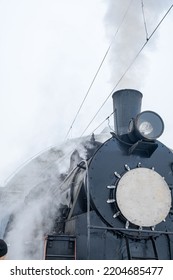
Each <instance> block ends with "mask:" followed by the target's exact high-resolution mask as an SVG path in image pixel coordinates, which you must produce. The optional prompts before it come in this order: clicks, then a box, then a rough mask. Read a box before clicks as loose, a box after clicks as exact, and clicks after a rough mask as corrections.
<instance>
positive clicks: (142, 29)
mask: <svg viewBox="0 0 173 280" xmlns="http://www.w3.org/2000/svg"><path fill="white" fill-rule="evenodd" d="M108 2H109V5H108V10H107V14H106V17H105V20H106V24H107V26H108V27H107V36H108V37H109V38H112V37H113V34H115V31H117V33H116V36H115V40H114V43H113V45H112V48H111V54H110V65H111V81H112V82H113V83H114V85H115V84H116V82H117V81H119V79H120V78H121V77H122V76H123V75H124V73H125V71H126V70H127V69H128V67H129V66H130V64H131V62H133V60H134V58H135V57H136V55H137V53H138V52H139V51H140V49H141V47H142V46H143V45H144V43H145V42H146V41H147V39H148V38H149V36H150V35H151V34H152V32H153V31H154V29H155V28H156V26H157V25H158V23H159V21H160V20H161V18H162V17H163V15H164V14H165V12H166V11H167V10H168V9H169V7H170V6H171V4H172V1H171V0H165V1H162V0H143V1H138V0H123V1H114V0H108ZM158 36H159V31H157V32H156V33H155V34H154V36H153V38H152V39H151V40H150V41H148V44H147V46H146V47H145V49H144V50H142V52H141V53H140V55H139V56H138V58H137V59H136V60H135V63H134V64H133V65H132V66H131V67H130V69H129V70H128V72H127V73H126V75H125V77H123V79H122V81H121V82H120V84H119V87H120V88H124V87H126V88H127V87H132V88H134V86H135V87H140V86H142V85H143V82H145V75H146V74H147V69H149V63H148V59H147V56H148V55H149V54H150V51H154V48H156V43H157V40H156V39H157V38H158ZM146 76H147V75H146Z"/></svg>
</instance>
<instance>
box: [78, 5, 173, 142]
mask: <svg viewBox="0 0 173 280" xmlns="http://www.w3.org/2000/svg"><path fill="white" fill-rule="evenodd" d="M172 8H173V5H171V6H170V7H169V9H168V10H167V12H166V13H165V15H164V16H163V17H162V19H161V20H160V21H159V23H158V24H157V26H156V27H155V29H154V30H153V32H152V33H151V34H150V36H149V37H148V39H147V40H146V41H145V43H144V44H143V45H142V47H141V48H140V49H139V51H138V52H137V54H136V55H135V57H134V58H133V60H132V61H131V62H130V64H129V65H128V67H127V68H126V70H125V71H124V73H123V74H122V76H121V77H120V79H119V80H118V81H117V83H116V85H115V86H114V88H113V89H112V90H111V92H110V93H109V95H108V96H107V98H106V99H105V101H104V102H103V103H102V105H101V106H100V108H99V109H98V111H97V112H96V113H95V115H94V116H93V118H92V119H91V121H90V122H89V123H88V125H87V126H86V128H85V129H84V131H83V132H82V134H81V135H80V137H82V136H83V135H84V133H85V132H86V130H87V129H88V128H89V126H90V125H91V123H92V122H93V121H94V119H95V118H96V116H97V115H98V113H99V112H100V111H101V109H102V108H103V106H104V105H105V103H106V102H107V100H108V99H109V97H110V96H111V95H112V94H113V92H114V91H115V89H116V88H117V86H118V85H119V83H120V82H121V81H122V79H123V78H124V76H125V75H126V74H127V72H128V71H129V69H130V68H131V66H132V65H133V64H134V62H135V61H136V59H137V58H138V56H139V55H140V53H141V52H142V51H143V49H144V48H145V46H146V45H147V44H148V42H149V41H150V39H151V38H152V37H153V35H154V33H155V32H156V31H157V29H158V28H159V26H160V25H161V23H162V22H163V20H164V19H165V18H166V16H167V15H168V14H169V12H170V11H171V9H172Z"/></svg>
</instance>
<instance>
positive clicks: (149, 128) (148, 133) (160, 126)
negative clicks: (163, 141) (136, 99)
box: [129, 111, 164, 140]
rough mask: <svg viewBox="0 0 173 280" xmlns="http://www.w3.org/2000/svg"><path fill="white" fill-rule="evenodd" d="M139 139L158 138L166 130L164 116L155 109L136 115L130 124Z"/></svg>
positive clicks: (131, 129)
mask: <svg viewBox="0 0 173 280" xmlns="http://www.w3.org/2000/svg"><path fill="white" fill-rule="evenodd" d="M129 128H130V132H132V131H133V134H134V133H135V135H136V136H137V138H138V139H146V140H156V139H157V138H158V137H160V136H161V135H162V133H163V130H164V123H163V120H162V118H161V117H160V116H159V115H158V114H156V113H155V112H153V111H144V112H142V113H140V114H138V115H137V116H136V118H135V119H134V120H133V125H132V123H131V124H130V126H129Z"/></svg>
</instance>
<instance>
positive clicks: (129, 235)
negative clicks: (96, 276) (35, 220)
mask: <svg viewBox="0 0 173 280" xmlns="http://www.w3.org/2000/svg"><path fill="white" fill-rule="evenodd" d="M112 97H113V108H114V126H115V128H114V132H112V133H111V134H110V138H109V139H108V140H106V141H105V142H104V143H101V142H99V141H97V140H95V137H94V135H92V137H91V139H90V141H86V142H84V143H83V145H84V146H85V147H86V150H87V156H86V158H82V157H81V156H80V154H79V152H78V149H76V150H75V151H74V152H73V154H72V155H71V159H70V168H69V172H68V174H66V175H64V174H62V177H63V176H64V177H63V180H62V183H61V186H60V193H61V196H62V198H63V199H62V203H61V205H60V208H59V215H58V216H57V219H55V222H54V227H53V230H52V232H51V233H50V234H48V235H47V237H46V242H45V259H81V260H82V259H85V260H86V259H97V260H99V259H112V260H128V259H130V260H134V259H136V260H140V259H144V260H146V259H147V260H149V259H159V260H160V259H162V260H171V259H173V209H172V197H173V192H172V190H173V153H172V151H171V150H170V149H169V148H167V147H166V146H165V145H164V144H162V143H161V142H159V141H158V140H157V138H158V137H159V136H160V135H161V134H162V133H163V130H164V123H163V121H162V119H161V117H160V116H159V115H158V114H156V113H155V112H152V111H144V112H141V101H142V94H141V93H140V92H139V91H137V90H132V89H125V90H119V91H117V92H115V93H114V94H113V96H112Z"/></svg>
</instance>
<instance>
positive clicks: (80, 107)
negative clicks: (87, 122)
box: [65, 0, 133, 139]
mask: <svg viewBox="0 0 173 280" xmlns="http://www.w3.org/2000/svg"><path fill="white" fill-rule="evenodd" d="M132 2H133V0H131V1H130V3H129V5H128V7H127V9H126V11H125V13H124V16H123V18H122V21H121V22H120V24H119V26H118V28H117V30H116V32H115V34H114V36H113V39H112V41H111V43H110V45H109V47H108V49H107V51H106V53H105V55H104V57H103V59H102V61H101V63H100V65H99V67H98V69H97V71H96V73H95V75H94V78H93V79H92V82H91V84H90V86H89V88H88V90H87V92H86V94H85V96H84V99H83V101H82V103H81V105H80V106H79V109H78V111H77V113H76V115H75V117H74V119H73V121H72V123H71V125H70V128H69V130H68V132H67V134H66V136H65V139H67V137H68V135H69V133H70V131H71V129H72V128H73V125H74V123H75V121H76V119H77V117H78V115H79V113H80V111H81V109H82V107H83V104H84V102H85V100H86V98H87V96H88V94H89V92H90V90H91V88H92V86H93V84H94V82H95V80H96V78H97V76H98V74H99V72H100V69H101V67H102V65H103V63H104V61H105V59H106V57H107V55H108V53H109V51H110V48H111V46H112V44H113V42H114V40H115V38H116V36H117V34H118V32H119V30H120V27H121V25H122V24H123V22H124V20H125V18H126V15H127V13H128V10H129V8H130V6H131V4H132Z"/></svg>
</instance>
